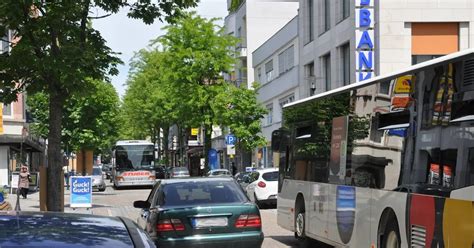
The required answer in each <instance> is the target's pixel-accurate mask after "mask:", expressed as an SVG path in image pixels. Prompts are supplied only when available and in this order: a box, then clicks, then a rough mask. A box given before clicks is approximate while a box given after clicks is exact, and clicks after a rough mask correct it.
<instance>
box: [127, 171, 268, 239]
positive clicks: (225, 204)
mask: <svg viewBox="0 0 474 248" xmlns="http://www.w3.org/2000/svg"><path fill="white" fill-rule="evenodd" d="M134 206H135V207H136V208H141V214H140V217H138V220H137V223H138V225H139V226H140V227H142V228H144V230H145V231H146V232H147V233H148V234H149V235H150V237H151V238H152V240H153V241H154V242H155V244H156V246H157V247H160V248H161V247H260V246H261V245H262V242H263V232H262V222H261V218H260V211H259V209H258V207H257V206H256V205H255V204H254V203H252V202H250V201H249V199H248V198H247V197H246V196H245V194H244V193H243V191H242V190H241V188H240V187H239V185H238V184H237V182H236V181H235V180H234V179H233V178H230V177H215V178H206V177H204V178H183V179H168V180H161V181H160V182H157V183H156V184H155V186H154V187H153V189H152V191H151V193H150V195H149V196H148V199H147V200H146V201H135V202H134Z"/></svg>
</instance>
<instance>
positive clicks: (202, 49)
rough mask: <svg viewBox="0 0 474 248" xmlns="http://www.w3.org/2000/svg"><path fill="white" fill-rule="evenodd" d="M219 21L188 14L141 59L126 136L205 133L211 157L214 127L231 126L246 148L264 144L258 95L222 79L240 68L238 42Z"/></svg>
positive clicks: (127, 107)
mask: <svg viewBox="0 0 474 248" xmlns="http://www.w3.org/2000/svg"><path fill="white" fill-rule="evenodd" d="M214 21H215V19H211V20H207V19H204V18H201V17H199V16H196V15H195V13H188V14H185V15H184V17H182V18H179V19H177V20H176V22H175V23H174V24H172V25H169V26H167V27H166V28H165V30H166V31H167V33H166V35H164V36H162V37H159V38H158V39H156V40H155V41H153V43H152V46H151V47H150V49H149V50H142V51H141V52H140V53H139V54H138V55H137V57H136V60H135V61H134V62H133V63H132V73H131V75H130V76H129V82H128V89H127V92H126V95H125V97H124V103H123V106H122V114H123V115H124V119H125V120H126V121H125V123H127V124H126V125H125V127H126V128H125V129H126V130H123V131H122V133H124V134H125V136H128V135H130V136H133V137H140V135H146V134H148V135H147V136H151V135H153V132H152V128H150V127H155V128H164V129H166V130H167V129H169V127H170V126H172V125H178V127H180V130H183V129H185V128H190V127H203V130H204V141H205V151H206V153H207V151H208V150H209V149H210V148H211V131H212V127H213V126H227V127H230V129H231V131H232V132H233V133H235V134H236V135H237V137H238V138H239V140H240V142H241V143H240V145H242V147H243V148H246V149H251V148H254V147H255V146H257V145H261V144H263V142H264V139H263V137H262V136H261V135H259V133H260V131H261V130H260V119H261V118H262V117H263V114H264V113H265V109H263V108H262V107H261V106H260V105H259V104H258V103H257V100H256V92H255V91H253V90H247V89H242V88H237V87H235V86H233V85H230V84H228V83H226V82H225V81H224V80H223V78H222V76H221V73H222V72H228V71H229V70H230V69H231V67H232V65H233V64H234V63H235V62H236V61H235V59H234V54H233V52H232V51H231V49H229V48H230V47H232V46H234V45H235V44H236V43H237V40H236V39H235V38H234V37H231V36H228V35H225V33H224V31H223V29H222V28H221V27H218V26H216V25H215V24H214ZM136 109H140V111H139V112H140V113H136V112H137V111H136ZM163 136H164V138H166V137H167V135H166V133H165V132H164V133H163ZM165 144H167V142H165ZM165 147H167V146H166V145H165ZM206 159H207V156H206ZM206 164H207V160H206Z"/></svg>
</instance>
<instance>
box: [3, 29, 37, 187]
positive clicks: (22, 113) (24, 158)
mask: <svg viewBox="0 0 474 248" xmlns="http://www.w3.org/2000/svg"><path fill="white" fill-rule="evenodd" d="M11 40H12V34H11V32H7V34H6V35H4V36H3V38H2V41H1V42H0V53H1V54H3V53H8V52H9V51H10V44H11V43H10V42H8V41H11ZM0 106H1V107H0V109H1V116H0V117H1V118H0V186H4V185H10V186H12V185H11V180H12V174H14V173H15V172H19V171H20V166H21V164H22V163H23V164H25V165H27V166H28V167H29V168H30V171H31V172H32V173H35V172H37V171H39V166H40V164H42V162H43V156H42V154H44V140H40V139H38V138H36V137H34V136H32V135H31V134H30V132H29V125H28V123H27V117H26V94H18V96H17V101H15V102H12V103H10V104H3V103H1V102H0ZM35 175H37V174H36V173H35ZM36 178H37V177H36ZM34 183H37V180H36V181H35V182H34ZM13 186H14V187H16V186H17V185H13ZM35 186H37V185H35Z"/></svg>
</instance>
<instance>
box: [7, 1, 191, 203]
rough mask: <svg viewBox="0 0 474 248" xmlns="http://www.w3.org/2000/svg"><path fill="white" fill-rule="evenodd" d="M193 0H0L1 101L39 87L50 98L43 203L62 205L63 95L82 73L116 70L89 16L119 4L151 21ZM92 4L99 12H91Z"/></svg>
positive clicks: (80, 82)
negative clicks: (10, 35) (8, 43)
mask: <svg viewBox="0 0 474 248" xmlns="http://www.w3.org/2000/svg"><path fill="white" fill-rule="evenodd" d="M196 2H197V0H181V1H159V0H141V1H127V0H123V1H116V0H82V1H53V0H44V1H39V0H2V1H0V33H5V31H6V30H7V29H9V30H12V31H13V32H14V35H15V37H16V38H15V45H14V46H12V49H11V52H10V53H8V54H3V55H2V56H0V82H1V83H0V87H1V89H2V94H1V95H0V101H2V102H5V103H9V102H11V101H14V100H15V99H16V96H17V93H19V92H22V91H24V90H28V92H29V94H34V93H36V92H43V93H45V94H46V95H47V96H48V98H49V106H48V108H49V120H48V122H49V132H48V169H47V172H48V175H47V188H48V189H47V193H48V197H47V208H48V210H49V211H62V210H63V209H62V204H61V202H60V200H61V199H62V198H61V197H60V193H61V187H62V185H61V180H60V175H61V173H62V171H61V164H62V155H61V132H62V116H63V111H64V106H65V101H66V99H68V98H70V97H72V96H73V95H75V93H76V92H83V91H85V89H86V88H87V84H86V83H85V80H86V78H92V79H95V80H103V79H104V78H105V77H106V75H107V74H112V75H113V74H116V73H117V69H116V65H117V64H118V63H120V60H119V59H118V58H117V57H115V54H114V53H113V51H112V50H111V49H110V48H109V47H107V45H106V42H105V40H104V39H103V38H102V36H101V35H100V33H99V32H98V31H97V30H95V29H94V28H93V27H92V26H91V25H89V24H90V20H91V19H97V18H105V17H107V16H108V15H111V14H114V13H117V12H118V11H119V10H120V9H121V8H128V9H129V14H128V15H129V16H130V17H131V18H139V19H142V20H143V21H144V22H145V23H152V22H153V20H155V19H156V18H158V19H160V20H166V21H169V22H171V21H172V20H173V19H174V18H176V17H178V16H181V11H180V10H181V9H183V8H188V7H195V6H196ZM96 10H100V11H99V12H102V13H104V16H100V17H98V16H90V14H91V13H96V12H97V11H96Z"/></svg>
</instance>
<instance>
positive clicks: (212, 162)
mask: <svg viewBox="0 0 474 248" xmlns="http://www.w3.org/2000/svg"><path fill="white" fill-rule="evenodd" d="M218 168H219V164H218V161H217V151H216V149H210V150H209V169H211V170H215V169H218Z"/></svg>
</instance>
